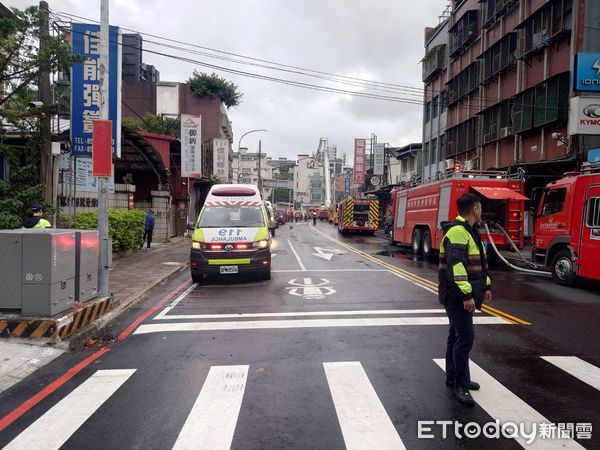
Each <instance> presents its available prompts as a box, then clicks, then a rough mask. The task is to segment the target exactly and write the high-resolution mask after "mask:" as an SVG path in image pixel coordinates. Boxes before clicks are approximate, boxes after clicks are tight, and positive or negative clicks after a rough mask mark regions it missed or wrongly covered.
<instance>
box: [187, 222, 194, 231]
mask: <svg viewBox="0 0 600 450" xmlns="http://www.w3.org/2000/svg"><path fill="white" fill-rule="evenodd" d="M195 228H196V224H195V223H194V222H188V224H187V229H188V230H189V231H194V229H195Z"/></svg>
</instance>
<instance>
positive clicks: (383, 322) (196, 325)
mask: <svg viewBox="0 0 600 450" xmlns="http://www.w3.org/2000/svg"><path fill="white" fill-rule="evenodd" d="M473 323H474V324H476V325H510V323H509V322H507V321H505V320H503V319H501V318H499V317H489V316H485V317H474V318H473ZM403 325H448V318H447V317H393V318H385V317H384V318H380V317H371V318H369V317H367V318H362V319H301V320H260V321H237V322H184V323H156V324H155V323H152V324H145V325H141V326H139V327H138V328H137V329H136V330H135V331H134V333H133V334H147V333H166V332H170V331H218V330H265V329H273V328H280V329H288V328H339V327H386V326H388V327H389V326H403Z"/></svg>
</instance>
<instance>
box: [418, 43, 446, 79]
mask: <svg viewBox="0 0 600 450" xmlns="http://www.w3.org/2000/svg"><path fill="white" fill-rule="evenodd" d="M445 67H446V44H441V45H436V46H435V47H433V48H432V49H431V50H430V51H429V52H428V53H427V54H426V55H425V58H423V82H427V81H429V80H430V79H431V78H432V77H433V76H434V75H436V74H437V73H438V72H440V71H441V70H443V69H444V68H445Z"/></svg>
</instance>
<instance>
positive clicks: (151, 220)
mask: <svg viewBox="0 0 600 450" xmlns="http://www.w3.org/2000/svg"><path fill="white" fill-rule="evenodd" d="M155 216H156V209H154V208H152V209H150V212H147V213H146V220H145V221H144V240H143V241H142V245H141V247H140V248H143V247H144V242H146V240H147V241H148V250H150V244H152V233H153V232H154V224H155V223H156V217H155Z"/></svg>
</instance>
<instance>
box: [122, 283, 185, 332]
mask: <svg viewBox="0 0 600 450" xmlns="http://www.w3.org/2000/svg"><path fill="white" fill-rule="evenodd" d="M191 285H192V283H191V280H187V281H184V282H183V283H181V284H180V285H179V286H177V287H176V288H175V289H174V290H173V291H171V293H169V294H168V295H167V296H166V297H165V298H163V299H162V300H161V301H160V302H158V303H157V304H156V305H154V306H153V307H152V308H150V309H149V310H148V311H146V312H145V313H143V314H142V315H141V316H139V317H138V318H137V319H135V320H134V321H133V322H132V323H131V325H129V326H128V327H127V328H125V329H124V330H123V331H122V332H121V334H119V337H118V338H117V339H118V340H119V341H124V340H125V339H126V338H127V336H129V335H130V334H131V333H132V332H133V330H135V329H136V328H137V327H138V326H139V325H140V324H141V323H142V322H143V321H144V320H146V319H147V318H148V317H150V316H151V315H152V314H154V313H155V312H156V311H157V310H158V309H160V308H162V306H163V305H164V304H165V303H167V302H168V301H169V300H171V299H172V298H173V297H174V296H175V295H177V294H179V292H181V291H183V290H184V289H187V288H188V287H190V286H191Z"/></svg>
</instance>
